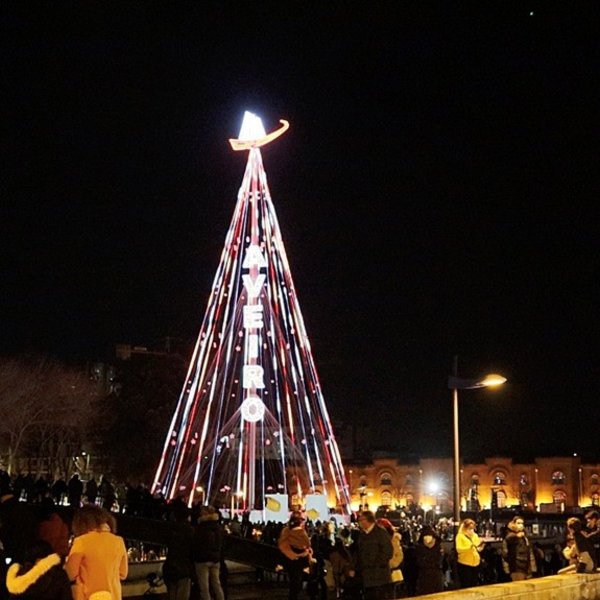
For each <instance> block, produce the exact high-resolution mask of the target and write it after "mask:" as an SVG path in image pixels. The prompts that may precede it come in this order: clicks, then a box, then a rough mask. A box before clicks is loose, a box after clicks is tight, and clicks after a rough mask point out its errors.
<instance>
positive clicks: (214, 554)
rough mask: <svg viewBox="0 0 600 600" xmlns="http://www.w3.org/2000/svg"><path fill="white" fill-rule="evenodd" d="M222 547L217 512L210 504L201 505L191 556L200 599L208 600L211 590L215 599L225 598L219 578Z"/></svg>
mask: <svg viewBox="0 0 600 600" xmlns="http://www.w3.org/2000/svg"><path fill="white" fill-rule="evenodd" d="M222 547H223V532H222V530H221V524H220V523H219V513H218V512H217V511H216V510H215V508H213V507H212V506H203V507H202V509H201V510H200V517H199V519H198V525H197V526H196V531H195V532H194V539H193V543H192V557H193V559H194V566H195V569H196V578H197V579H198V585H199V586H200V597H201V599H202V600H210V598H211V591H212V594H213V595H212V597H213V598H214V599H215V600H225V595H224V593H223V588H222V587H221V581H220V578H219V573H220V561H221V550H222Z"/></svg>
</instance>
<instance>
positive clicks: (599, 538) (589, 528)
mask: <svg viewBox="0 0 600 600" xmlns="http://www.w3.org/2000/svg"><path fill="white" fill-rule="evenodd" d="M585 523H586V530H585V536H586V537H587V538H588V540H589V541H590V542H591V543H592V544H593V546H594V554H595V562H596V565H600V514H599V513H598V511H597V510H590V511H589V512H588V513H586V515H585Z"/></svg>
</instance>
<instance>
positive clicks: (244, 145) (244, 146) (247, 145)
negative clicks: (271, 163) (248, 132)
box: [229, 119, 290, 150]
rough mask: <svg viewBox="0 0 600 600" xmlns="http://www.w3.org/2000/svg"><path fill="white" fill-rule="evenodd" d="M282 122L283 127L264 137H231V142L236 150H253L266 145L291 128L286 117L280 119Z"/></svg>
mask: <svg viewBox="0 0 600 600" xmlns="http://www.w3.org/2000/svg"><path fill="white" fill-rule="evenodd" d="M279 122H280V123H281V127H280V128H279V129H276V130H275V131H272V132H271V133H268V134H267V135H265V137H262V138H260V139H258V140H236V139H230V140H229V143H230V144H231V147H232V148H233V149H234V150H251V149H252V148H259V147H260V146H264V145H265V144H268V143H269V142H272V141H273V140H274V139H276V138H278V137H279V136H280V135H283V134H284V133H285V132H286V131H287V130H288V129H289V128H290V124H289V122H288V121H286V120H285V119H279Z"/></svg>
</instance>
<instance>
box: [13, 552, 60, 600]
mask: <svg viewBox="0 0 600 600" xmlns="http://www.w3.org/2000/svg"><path fill="white" fill-rule="evenodd" d="M6 587H7V589H8V593H9V594H10V598H11V600H72V597H71V583H70V582H69V578H68V577H67V574H66V573H65V571H64V569H63V568H62V565H61V557H60V556H59V555H58V554H56V553H55V552H52V546H51V545H50V544H49V543H48V542H46V541H43V540H40V541H38V542H35V543H34V544H33V545H32V546H31V547H29V548H28V549H27V550H26V551H25V559H24V561H23V564H22V565H21V564H19V563H13V564H12V565H11V566H10V567H9V569H8V573H7V574H6Z"/></svg>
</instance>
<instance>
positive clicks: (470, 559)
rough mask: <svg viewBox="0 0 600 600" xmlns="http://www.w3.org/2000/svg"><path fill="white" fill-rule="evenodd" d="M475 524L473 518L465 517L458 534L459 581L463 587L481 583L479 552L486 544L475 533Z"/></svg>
mask: <svg viewBox="0 0 600 600" xmlns="http://www.w3.org/2000/svg"><path fill="white" fill-rule="evenodd" d="M475 525H476V523H475V521H473V519H465V520H464V521H463V522H462V523H461V524H460V527H459V529H458V533H457V534H456V542H455V543H456V553H457V555H458V558H457V570H458V581H459V583H460V587H461V588H467V587H474V586H477V585H479V565H480V564H481V556H480V555H479V553H480V552H481V550H483V546H484V545H485V544H483V543H482V542H481V540H480V539H479V536H478V535H477V533H475Z"/></svg>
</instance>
